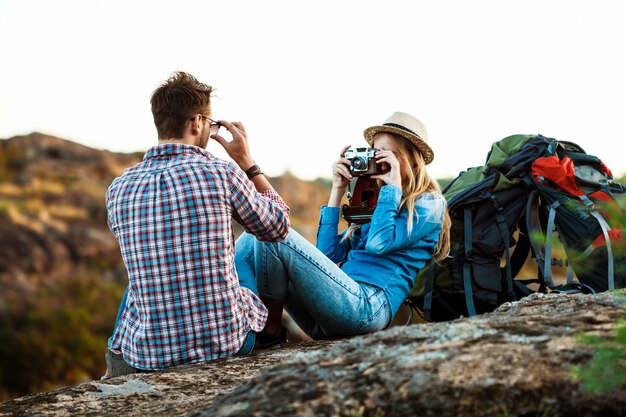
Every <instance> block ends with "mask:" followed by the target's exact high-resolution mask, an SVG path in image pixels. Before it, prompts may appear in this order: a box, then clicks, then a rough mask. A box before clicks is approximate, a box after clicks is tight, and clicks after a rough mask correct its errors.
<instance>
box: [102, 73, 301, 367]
mask: <svg viewBox="0 0 626 417" xmlns="http://www.w3.org/2000/svg"><path fill="white" fill-rule="evenodd" d="M212 92H213V89H212V87H210V86H208V85H205V84H202V83H200V82H199V81H198V80H197V79H196V78H194V77H193V76H192V75H190V74H187V73H184V72H176V73H174V74H173V75H172V76H171V77H170V78H169V79H168V80H167V81H166V82H165V83H163V84H162V85H161V86H160V87H158V88H157V89H156V90H155V91H154V93H153V94H152V98H151V105H152V114H153V116H154V123H155V125H156V128H157V133H158V137H159V142H158V145H156V146H154V147H152V148H150V149H149V150H148V152H147V153H146V154H145V156H144V159H143V161H142V162H141V163H139V164H137V165H135V166H133V167H131V168H128V169H126V170H125V171H124V173H123V175H122V176H121V177H118V178H116V179H115V180H114V181H113V183H112V184H111V186H110V187H109V189H108V191H107V195H106V205H107V214H108V224H109V227H110V229H111V231H112V232H113V234H114V235H115V237H116V238H117V240H118V242H119V245H120V249H121V252H122V257H123V260H124V264H125V265H126V268H127V270H128V276H129V285H128V289H127V294H126V295H125V297H124V300H123V301H122V305H121V306H120V314H119V315H118V321H117V323H116V326H115V330H114V332H113V336H112V337H111V338H110V339H109V349H108V350H107V355H106V356H107V367H108V371H107V372H108V376H116V374H117V375H119V374H120V373H121V374H124V373H129V372H135V371H137V370H138V371H141V370H157V369H163V368H167V367H170V366H174V365H180V364H186V363H194V362H203V361H209V360H212V359H215V358H220V357H226V356H232V355H235V354H246V353H249V352H250V351H251V350H252V348H253V347H254V342H255V333H257V332H260V331H261V330H262V329H263V327H264V325H265V321H266V318H267V310H266V308H265V306H264V305H263V304H262V303H261V301H260V300H259V298H258V297H257V295H256V293H257V290H256V284H255V283H254V282H242V283H241V285H240V282H239V281H238V277H237V272H236V270H235V265H234V234H233V229H232V225H231V220H232V219H235V220H236V221H237V222H238V223H239V224H241V226H242V227H243V228H244V229H245V230H246V231H247V232H249V233H252V234H253V235H254V236H256V237H257V238H258V239H260V240H263V241H280V240H283V239H284V238H285V237H286V236H287V234H288V231H289V208H288V207H287V205H286V204H285V203H284V202H283V200H282V199H281V198H280V196H279V195H278V194H277V193H276V192H275V191H274V189H273V188H272V186H271V185H270V183H269V182H268V180H267V179H266V178H265V176H264V175H263V173H262V172H261V170H260V168H259V167H258V166H257V165H256V164H255V162H254V160H253V158H252V157H251V155H250V151H249V147H248V138H247V135H246V131H245V129H244V127H243V125H242V124H241V123H239V122H232V123H229V122H227V121H224V120H219V121H215V120H213V114H212V111H211V96H212ZM220 127H224V128H225V129H226V130H228V132H229V133H230V134H231V135H232V140H231V141H230V142H229V141H227V140H226V139H224V138H223V137H222V136H220V135H218V131H219V129H220ZM209 138H211V139H213V140H215V141H216V142H218V143H219V144H220V145H221V146H223V147H224V149H225V150H226V152H227V153H228V155H229V156H230V157H231V158H232V159H233V161H234V162H235V163H232V162H227V161H224V160H221V159H218V158H216V157H214V156H213V155H211V154H210V153H209V152H207V151H206V149H205V148H206V146H207V143H208V141H209ZM122 358H123V359H122ZM120 364H121V365H120ZM128 365H130V366H129V367H128V368H127V369H126V368H125V367H126V366H128ZM133 368H135V369H133ZM116 369H117V370H118V371H119V369H122V371H121V372H118V371H116Z"/></svg>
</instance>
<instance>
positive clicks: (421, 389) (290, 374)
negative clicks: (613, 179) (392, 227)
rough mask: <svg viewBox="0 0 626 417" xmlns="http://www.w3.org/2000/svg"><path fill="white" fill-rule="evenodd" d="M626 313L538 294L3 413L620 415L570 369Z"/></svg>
mask: <svg viewBox="0 0 626 417" xmlns="http://www.w3.org/2000/svg"><path fill="white" fill-rule="evenodd" d="M624 316H626V298H625V297H624V296H623V295H619V296H618V295H616V294H609V293H604V294H598V295H593V296H588V295H549V296H546V295H539V294H537V295H532V296H530V297H527V298H526V299H524V300H522V301H519V302H516V303H512V304H505V305H503V306H501V307H500V309H499V310H498V311H496V312H494V313H491V314H486V315H483V316H480V317H476V318H473V319H462V320H457V321H454V322H449V323H437V324H424V325H414V326H409V327H394V328H391V329H389V330H386V331H383V332H379V333H375V334H371V335H367V336H361V337H355V338H352V339H349V340H344V341H325V342H311V343H302V344H292V345H285V346H284V347H281V348H279V349H273V350H268V351H264V352H261V353H259V354H256V355H254V356H251V357H246V358H238V359H228V360H222V361H216V362H212V363H209V364H203V365H192V366H185V367H179V368H175V369H172V370H170V371H167V372H160V373H154V374H140V375H137V376H127V377H122V378H115V379H112V380H108V381H100V382H91V383H85V384H81V385H77V386H74V387H68V388H64V389H61V390H58V391H54V392H49V393H43V394H37V395H32V396H28V397H23V398H20V399H16V400H12V401H8V402H5V403H2V404H0V415H89V414H91V415H129V416H132V415H193V416H215V415H220V416H250V415H253V416H430V415H432V416H525V417H526V416H622V415H626V386H622V387H621V388H619V389H617V390H615V391H613V392H611V393H607V394H593V393H589V392H587V391H584V390H583V389H582V387H581V384H580V382H579V381H577V380H576V379H575V378H574V377H573V375H572V371H571V369H572V366H574V365H584V364H585V363H587V362H589V360H590V359H591V358H592V355H593V353H594V348H592V347H591V346H588V345H584V344H581V343H580V342H579V341H578V340H577V335H579V334H580V333H582V332H588V333H592V334H595V335H600V336H605V337H609V338H610V337H613V336H614V329H615V323H616V321H617V320H618V319H619V318H621V317H624Z"/></svg>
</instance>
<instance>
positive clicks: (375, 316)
mask: <svg viewBox="0 0 626 417" xmlns="http://www.w3.org/2000/svg"><path fill="white" fill-rule="evenodd" d="M235 266H236V268H237V274H238V275H239V279H240V280H244V281H247V280H249V279H250V278H251V277H253V278H256V283H257V286H258V289H259V295H260V296H261V297H262V298H265V299H268V300H285V308H286V310H287V312H288V313H289V314H290V315H291V317H292V318H293V319H294V320H295V322H296V323H297V324H298V325H299V326H300V328H301V329H302V330H304V332H306V333H307V334H308V335H309V336H311V337H312V338H314V339H323V338H328V337H339V336H353V335H357V334H365V333H371V332H373V331H376V330H381V329H384V328H385V327H386V326H387V325H388V324H389V322H390V321H391V309H390V307H389V303H388V301H387V297H386V296H385V294H384V291H383V290H382V289H381V288H379V287H376V286H374V285H369V284H366V283H360V282H356V281H354V280H353V279H352V278H350V277H349V276H348V275H346V274H345V273H344V272H343V271H342V270H341V269H340V268H339V266H337V265H336V264H335V263H334V262H332V261H331V260H330V259H328V258H327V257H326V256H325V255H324V254H323V253H322V252H320V251H319V250H318V249H317V248H316V247H315V246H313V245H312V244H311V243H310V242H309V241H307V240H306V239H304V238H303V237H302V236H301V235H300V234H298V233H297V232H296V231H295V230H293V229H290V231H289V236H288V237H287V239H285V240H284V241H282V242H261V241H258V240H257V239H256V238H255V237H254V236H252V235H250V234H247V233H244V234H243V235H241V236H240V237H239V239H238V240H237V242H236V243H235Z"/></svg>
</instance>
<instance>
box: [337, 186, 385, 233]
mask: <svg viewBox="0 0 626 417" xmlns="http://www.w3.org/2000/svg"><path fill="white" fill-rule="evenodd" d="M379 191H380V183H379V181H378V180H375V179H373V178H371V177H369V176H360V177H357V178H356V180H355V181H354V189H353V190H352V192H350V193H348V200H349V202H350V204H344V205H343V207H342V210H341V212H342V214H343V218H344V219H346V221H348V222H349V223H354V224H364V223H369V222H370V221H371V220H372V214H374V209H375V208H376V203H377V202H378V193H379Z"/></svg>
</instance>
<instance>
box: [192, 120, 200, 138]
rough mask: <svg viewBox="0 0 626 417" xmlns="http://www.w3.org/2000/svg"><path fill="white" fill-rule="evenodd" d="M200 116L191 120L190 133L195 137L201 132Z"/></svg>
mask: <svg viewBox="0 0 626 417" xmlns="http://www.w3.org/2000/svg"><path fill="white" fill-rule="evenodd" d="M201 123H202V116H200V117H198V116H196V117H194V118H193V119H191V133H192V134H193V135H194V136H195V135H197V134H199V133H200V131H201V130H202V126H201Z"/></svg>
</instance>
